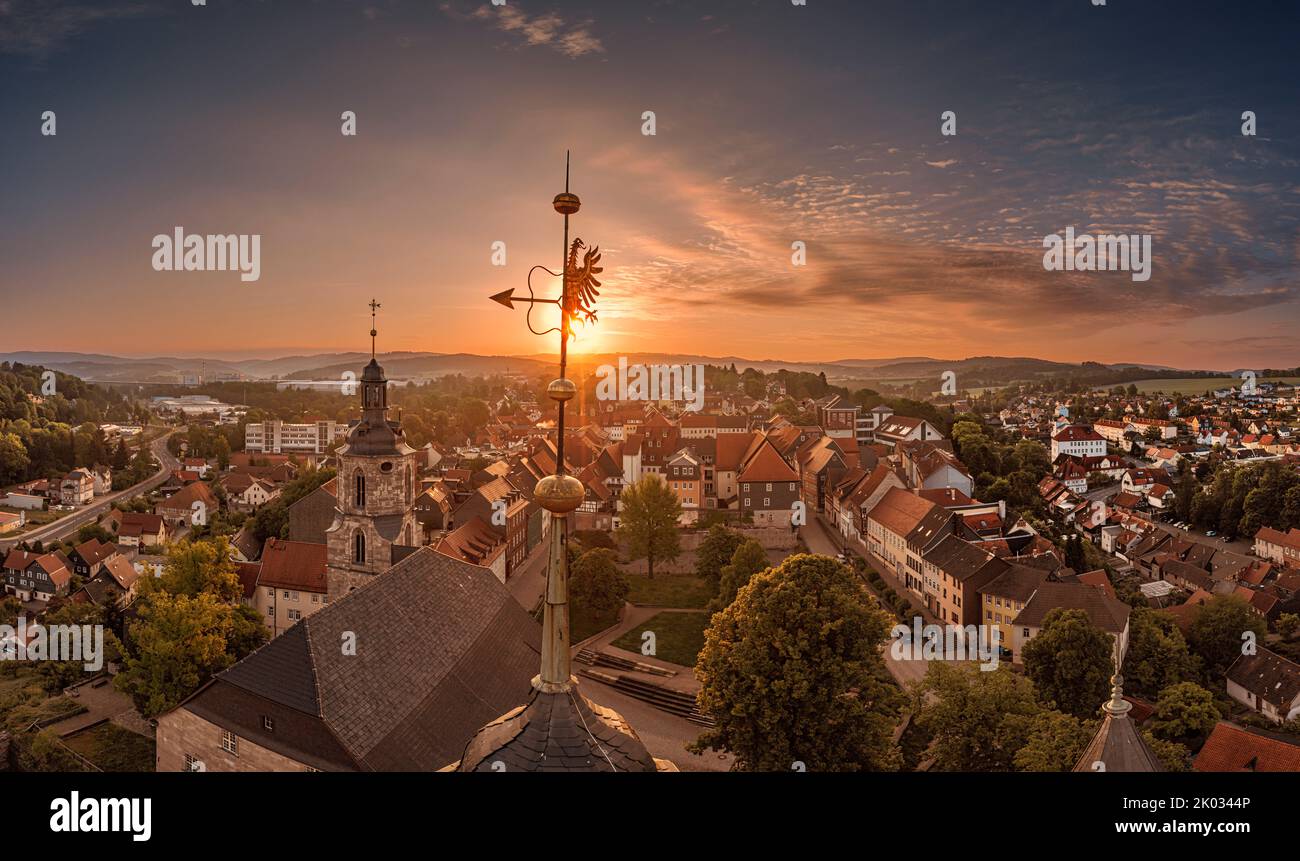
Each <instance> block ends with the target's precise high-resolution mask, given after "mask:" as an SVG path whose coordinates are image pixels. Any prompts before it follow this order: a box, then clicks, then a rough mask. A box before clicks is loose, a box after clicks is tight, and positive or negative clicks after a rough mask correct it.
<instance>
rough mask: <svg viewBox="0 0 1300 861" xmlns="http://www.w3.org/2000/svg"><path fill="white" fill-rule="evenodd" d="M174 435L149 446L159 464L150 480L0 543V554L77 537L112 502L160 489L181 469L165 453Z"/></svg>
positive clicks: (101, 498) (162, 437)
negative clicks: (22, 544)
mask: <svg viewBox="0 0 1300 861" xmlns="http://www.w3.org/2000/svg"><path fill="white" fill-rule="evenodd" d="M175 432H176V431H174V430H171V431H168V432H167V433H165V434H163V435H162V436H160V437H158V439H156V440H154V441H153V442H152V443H150V445H149V449H150V451H152V452H153V455H154V457H156V458H157V459H158V463H159V464H161V466H159V468H158V471H157V472H155V473H154V474H153V476H152V477H150V478H147V479H145V480H144V481H142V482H140V483H139V484H136V485H133V486H131V487H129V488H127V489H126V490H119V491H118V492H116V493H110V494H108V495H107V496H101V497H99V498H97V499H95V500H94V501H92V502H91V503H90V504H89V505H87V506H85V507H83V508H79V509H77V510H76V511H74V512H71V513H70V514H68V515H67V516H65V517H61V518H59V519H58V520H56V521H54V522H53V523H49V524H46V525H45V526H42V527H41V528H40V529H33V530H32V531H31V532H27V533H24V534H23V535H20V536H18V537H17V538H16V539H13V540H10V541H7V542H2V543H0V551H4V552H6V553H7V552H8V551H9V549H10V548H11V547H13V546H14V545H16V544H17V543H18V542H19V541H27V542H33V541H41V542H48V541H62V540H63V539H65V538H67V537H68V536H70V535H76V534H77V530H79V529H81V527H83V526H85V525H86V524H88V523H94V522H96V521H97V520H98V519H99V517H100V515H102V514H103V513H104V512H106V511H108V509H109V508H110V507H111V506H112V504H113V503H114V502H118V501H119V500H123V499H130V498H132V497H134V496H139V495H140V494H141V493H147V492H149V491H151V490H153V489H155V488H157V487H159V486H160V485H161V484H162V483H163V482H164V481H166V480H167V476H169V475H171V472H172V470H174V469H177V468H179V467H180V461H178V460H177V459H176V458H174V457H172V454H171V452H169V451H168V450H167V440H168V438H169V437H171V435H172V434H174V433H175Z"/></svg>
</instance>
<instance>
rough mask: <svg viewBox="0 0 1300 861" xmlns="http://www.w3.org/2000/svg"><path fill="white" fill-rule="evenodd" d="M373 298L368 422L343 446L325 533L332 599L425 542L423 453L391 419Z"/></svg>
mask: <svg viewBox="0 0 1300 861" xmlns="http://www.w3.org/2000/svg"><path fill="white" fill-rule="evenodd" d="M379 307H380V306H379V303H378V302H375V301H373V300H372V301H371V303H370V314H371V328H370V364H368V365H366V368H365V370H364V371H363V372H362V374H361V381H360V391H361V410H362V412H361V420H360V421H359V422H358V423H357V424H356V425H354V426H353V427H352V428H350V429H349V430H348V435H347V441H346V442H345V444H344V445H343V446H342V447H341V448H340V449H339V451H338V461H339V466H338V507H337V508H336V509H335V512H334V523H333V524H331V525H330V527H329V529H327V530H326V531H325V543H326V545H327V547H328V557H327V558H328V562H327V568H326V573H327V579H328V586H329V600H331V601H333V600H335V599H337V598H339V597H342V596H343V595H344V594H346V593H347V592H349V591H350V590H352V589H355V588H356V587H358V586H362V585H364V584H365V583H367V582H369V580H370V579H371V578H372V577H374V576H376V575H378V574H382V573H384V572H385V571H387V570H388V569H389V568H390V567H392V565H393V548H394V547H397V546H408V547H409V546H413V545H414V544H415V543H416V541H417V540H418V538H417V536H418V535H419V531H418V530H417V528H416V523H415V517H414V515H413V513H412V509H411V506H412V504H413V503H414V501H415V497H416V496H417V495H418V493H419V489H420V472H419V464H418V461H419V452H417V451H416V450H415V449H413V448H411V447H410V446H409V445H407V444H406V436H405V434H404V433H403V432H402V426H401V425H400V424H399V423H397V422H394V421H390V420H389V418H388V380H387V379H386V378H385V377H384V369H383V368H382V367H381V366H380V365H379V362H378V361H377V360H376V358H375V338H376V336H377V335H378V332H377V331H376V329H375V327H374V315H375V312H376V311H377V310H378V309H379Z"/></svg>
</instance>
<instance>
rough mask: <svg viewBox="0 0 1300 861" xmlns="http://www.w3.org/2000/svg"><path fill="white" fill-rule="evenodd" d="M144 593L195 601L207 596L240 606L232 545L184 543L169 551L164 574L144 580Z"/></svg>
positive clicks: (240, 590) (213, 541)
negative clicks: (168, 594)
mask: <svg viewBox="0 0 1300 861" xmlns="http://www.w3.org/2000/svg"><path fill="white" fill-rule="evenodd" d="M143 583H144V584H146V585H142V589H141V591H142V593H144V594H148V593H149V592H151V591H154V590H162V591H165V592H169V593H171V594H172V595H186V596H188V597H190V598H193V597H195V596H197V595H199V594H203V593H207V594H211V595H213V596H215V597H216V598H218V599H220V600H222V601H226V602H232V603H233V602H237V601H239V600H240V599H241V598H242V597H243V594H244V590H243V587H242V586H241V585H240V582H239V574H238V572H237V571H236V569H235V563H234V561H233V558H232V555H231V550H230V544H229V543H228V542H227V541H226V539H225V538H212V539H207V540H203V541H190V540H184V541H181V542H180V543H178V544H174V545H172V546H171V547H170V548H169V549H168V551H167V561H166V562H165V563H164V564H163V573H162V576H161V577H158V578H145V580H144V581H143Z"/></svg>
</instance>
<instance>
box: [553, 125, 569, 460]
mask: <svg viewBox="0 0 1300 861" xmlns="http://www.w3.org/2000/svg"><path fill="white" fill-rule="evenodd" d="M564 193H565V194H566V195H567V194H569V151H568V150H567V149H566V150H565V151H564ZM568 266H569V212H568V210H564V245H563V246H561V247H560V271H561V272H563V273H564V274H563V275H561V276H560V379H562V380H563V379H565V373H566V371H567V369H568V365H569V270H568ZM564 405H565V401H560V403H559V407H560V417H559V421H558V424H557V426H556V431H557V436H556V439H555V460H556V467H555V470H556V473H557V474H559V475H564Z"/></svg>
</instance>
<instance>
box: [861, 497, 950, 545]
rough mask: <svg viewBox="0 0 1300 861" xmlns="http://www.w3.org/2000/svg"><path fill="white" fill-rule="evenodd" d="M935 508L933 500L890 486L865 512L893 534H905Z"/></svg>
mask: <svg viewBox="0 0 1300 861" xmlns="http://www.w3.org/2000/svg"><path fill="white" fill-rule="evenodd" d="M936 509H939V507H938V506H937V505H935V504H934V503H933V502H930V501H929V500H928V499H922V498H921V497H919V496H917V495H916V494H914V493H912V492H911V491H910V490H906V489H905V488H902V487H891V488H890V489H889V490H888V491H887V492H886V493H885V495H884V496H882V497H881V498H880V501H879V502H877V503H876V505H875V507H874V508H872V509H871V511H870V512H869V513H868V514H867V518H868V519H869V520H874V521H876V522H877V523H879V524H880V525H881V526H883V527H884V528H885V529H887V530H889V531H890V532H892V533H894V534H895V535H907V534H909V533H910V532H911V531H912V530H914V529H915V528H916V527H917V525H918V524H919V523H920V522H921V521H922V520H923V519H924V518H925V517H926V515H928V514H930V513H931V512H932V511H935V510H936ZM939 510H941V509H939Z"/></svg>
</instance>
